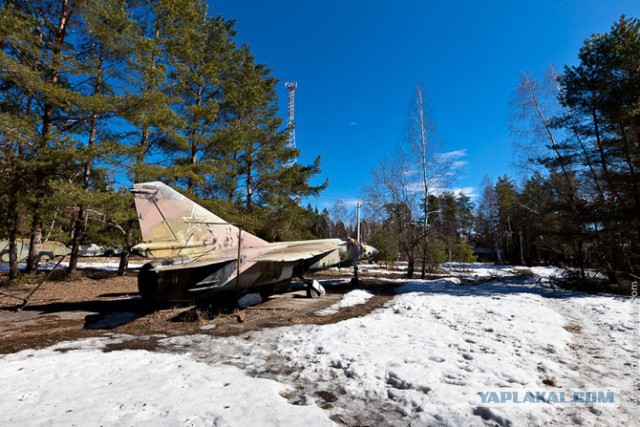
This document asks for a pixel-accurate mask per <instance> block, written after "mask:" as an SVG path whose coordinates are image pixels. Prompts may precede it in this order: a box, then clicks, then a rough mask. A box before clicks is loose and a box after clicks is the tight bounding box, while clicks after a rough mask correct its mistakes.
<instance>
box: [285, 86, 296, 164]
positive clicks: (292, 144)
mask: <svg viewBox="0 0 640 427" xmlns="http://www.w3.org/2000/svg"><path fill="white" fill-rule="evenodd" d="M284 86H285V87H286V88H287V89H289V121H288V122H287V130H288V131H289V144H288V145H289V148H293V149H295V148H296V123H295V120H294V115H293V113H294V97H295V92H296V88H297V87H298V83H297V82H286V83H285V84H284ZM293 163H296V159H293Z"/></svg>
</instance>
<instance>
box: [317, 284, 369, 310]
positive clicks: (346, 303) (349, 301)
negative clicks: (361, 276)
mask: <svg viewBox="0 0 640 427" xmlns="http://www.w3.org/2000/svg"><path fill="white" fill-rule="evenodd" d="M371 297H373V294H371V293H369V292H367V291H364V290H362V289H356V290H353V291H351V292H348V293H346V294H345V295H344V296H343V297H342V299H341V300H340V301H338V302H337V303H335V304H333V305H332V306H330V307H327V308H325V309H323V310H318V311H316V312H315V314H316V315H318V316H330V315H332V314H336V313H337V312H338V311H340V310H341V309H343V308H346V307H353V306H356V305H360V304H364V303H366V302H367V301H368V300H369V298H371Z"/></svg>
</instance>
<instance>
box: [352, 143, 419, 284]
mask: <svg viewBox="0 0 640 427" xmlns="http://www.w3.org/2000/svg"><path fill="white" fill-rule="evenodd" d="M371 175H372V176H371V183H370V184H369V185H367V186H365V188H364V195H365V197H364V199H365V200H366V203H365V209H366V211H367V213H366V215H367V218H372V219H373V220H375V221H378V222H380V223H382V224H384V226H385V228H386V229H387V230H388V231H389V232H390V235H392V236H393V244H394V245H395V248H396V249H397V252H398V253H399V254H400V256H401V257H402V258H404V259H405V260H406V261H407V262H408V268H407V277H411V276H413V271H414V265H415V252H416V247H417V245H418V242H419V235H418V234H417V232H416V226H415V225H416V224H415V221H414V219H415V217H416V216H417V212H418V211H419V203H418V201H417V197H416V196H417V193H416V191H415V189H414V188H413V180H414V178H415V171H414V170H413V169H412V168H411V164H410V162H409V159H408V158H407V157H406V152H404V151H402V150H400V149H397V150H396V152H395V153H394V154H393V155H391V156H389V157H387V158H385V159H382V160H380V161H379V163H378V166H377V168H376V169H374V171H373V172H372V174H371Z"/></svg>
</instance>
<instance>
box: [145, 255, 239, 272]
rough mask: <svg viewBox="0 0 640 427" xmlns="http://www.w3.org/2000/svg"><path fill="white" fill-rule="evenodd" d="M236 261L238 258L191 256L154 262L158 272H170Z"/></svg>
mask: <svg viewBox="0 0 640 427" xmlns="http://www.w3.org/2000/svg"><path fill="white" fill-rule="evenodd" d="M237 259H238V257H216V258H212V257H209V256H202V257H197V256H192V257H184V259H182V260H180V258H170V259H168V260H159V261H156V263H157V269H158V270H163V271H170V270H182V269H184V268H198V267H205V266H208V265H215V264H224V263H227V262H230V261H236V260H237ZM176 260H178V261H182V262H176Z"/></svg>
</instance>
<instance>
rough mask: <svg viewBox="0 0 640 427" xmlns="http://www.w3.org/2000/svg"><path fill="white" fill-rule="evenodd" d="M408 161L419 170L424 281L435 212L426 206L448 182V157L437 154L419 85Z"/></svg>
mask: <svg viewBox="0 0 640 427" xmlns="http://www.w3.org/2000/svg"><path fill="white" fill-rule="evenodd" d="M406 139H407V142H408V143H409V149H410V153H411V155H410V158H411V159H415V160H414V161H413V163H414V164H415V168H416V169H417V170H418V171H419V180H420V181H419V186H418V187H419V193H420V220H421V228H422V229H421V234H422V236H421V239H422V248H421V249H422V254H421V255H422V268H421V272H420V277H421V278H423V279H424V278H425V274H426V268H427V267H426V266H427V265H428V264H429V263H428V259H427V254H428V247H429V237H430V229H429V215H430V214H432V213H434V212H435V211H436V210H437V209H433V208H432V207H430V206H429V196H430V195H432V194H434V192H436V191H438V190H440V191H441V190H442V189H444V188H445V187H446V186H447V184H448V181H449V178H450V174H448V173H447V172H448V171H449V170H450V167H451V157H450V156H446V155H443V154H441V153H440V152H439V145H440V144H439V143H438V141H437V138H436V136H435V126H434V124H433V122H432V121H431V119H430V111H429V107H428V102H427V97H426V95H425V92H424V88H423V87H422V85H417V86H416V90H415V96H414V99H413V102H412V104H411V108H410V111H409V125H408V129H407V134H406Z"/></svg>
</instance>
